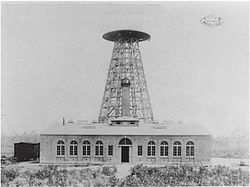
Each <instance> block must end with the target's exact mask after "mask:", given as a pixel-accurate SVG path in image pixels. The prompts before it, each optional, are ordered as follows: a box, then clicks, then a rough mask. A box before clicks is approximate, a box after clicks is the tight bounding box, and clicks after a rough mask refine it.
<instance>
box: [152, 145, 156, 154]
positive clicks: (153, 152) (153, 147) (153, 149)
mask: <svg viewBox="0 0 250 187" xmlns="http://www.w3.org/2000/svg"><path fill="white" fill-rule="evenodd" d="M152 156H155V146H152Z"/></svg>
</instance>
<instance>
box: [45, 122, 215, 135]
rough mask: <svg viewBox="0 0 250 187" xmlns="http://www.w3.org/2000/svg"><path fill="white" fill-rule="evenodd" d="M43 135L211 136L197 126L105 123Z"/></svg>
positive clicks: (69, 126)
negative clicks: (111, 124)
mask: <svg viewBox="0 0 250 187" xmlns="http://www.w3.org/2000/svg"><path fill="white" fill-rule="evenodd" d="M41 135H175V136H177V135H210V133H209V132H208V131H207V130H206V129H204V128H203V127H202V126H201V125H196V124H140V125H139V126H110V125H108V124H103V123H101V124H100V123H97V124H93V123H85V124H82V125H77V124H66V125H60V126H59V125H58V126H52V127H49V128H48V129H46V130H45V131H43V132H42V133H41Z"/></svg>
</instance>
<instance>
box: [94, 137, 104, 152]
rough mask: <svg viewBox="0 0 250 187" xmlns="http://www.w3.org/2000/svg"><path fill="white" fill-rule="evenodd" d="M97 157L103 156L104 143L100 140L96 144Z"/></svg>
mask: <svg viewBox="0 0 250 187" xmlns="http://www.w3.org/2000/svg"><path fill="white" fill-rule="evenodd" d="M95 155H96V156H102V155H103V143H102V141H100V140H99V141H97V142H96V145H95Z"/></svg>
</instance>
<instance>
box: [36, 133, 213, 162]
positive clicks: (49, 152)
mask: <svg viewBox="0 0 250 187" xmlns="http://www.w3.org/2000/svg"><path fill="white" fill-rule="evenodd" d="M125 137H126V138H129V139H130V140H131V141H132V146H129V162H130V163H134V164H136V163H162V164H168V163H175V162H183V163H185V162H201V161H208V159H210V157H211V137H210V136H72V135H65V136H60V135H41V144H40V162H41V163H56V162H64V163H88V162H93V163H97V162H105V163H121V146H120V145H119V141H120V140H121V139H122V138H125ZM59 140H63V141H64V143H65V156H57V155H56V146H57V142H58V141H59ZM72 140H76V141H77V143H78V144H77V145H78V154H77V156H70V155H69V145H70V142H71V141H72ZM84 140H88V141H89V142H90V143H91V155H90V156H83V155H82V149H83V141H84ZM98 140H101V141H102V142H103V156H101V157H100V156H95V143H96V142H97V141H98ZM151 140H152V141H154V142H155V157H149V156H147V144H148V142H149V141H151ZM162 141H167V142H168V157H161V156H160V143H161V142H162ZM175 141H179V142H181V157H173V144H174V142H175ZM188 141H193V142H194V150H195V151H194V157H191V158H187V157H186V143H187V142H188ZM108 145H113V156H108ZM138 145H142V146H143V155H142V156H138V155H137V153H138V150H137V148H138Z"/></svg>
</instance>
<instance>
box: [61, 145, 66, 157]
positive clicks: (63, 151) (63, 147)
mask: <svg viewBox="0 0 250 187" xmlns="http://www.w3.org/2000/svg"><path fill="white" fill-rule="evenodd" d="M61 151H62V155H65V146H64V145H63V146H61Z"/></svg>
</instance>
